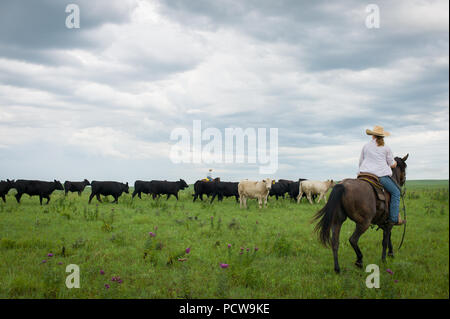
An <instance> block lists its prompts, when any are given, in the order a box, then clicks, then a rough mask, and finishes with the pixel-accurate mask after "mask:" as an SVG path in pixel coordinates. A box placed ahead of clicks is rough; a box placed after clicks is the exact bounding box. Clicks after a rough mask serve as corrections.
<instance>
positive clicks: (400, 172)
mask: <svg viewBox="0 0 450 319" xmlns="http://www.w3.org/2000/svg"><path fill="white" fill-rule="evenodd" d="M408 156H409V154H406V156H404V157H403V158H400V157H396V158H395V161H396V162H397V167H396V168H394V169H393V170H392V177H394V178H395V179H396V180H397V182H398V184H399V185H400V186H403V185H404V184H405V181H406V167H407V165H406V160H407V159H408Z"/></svg>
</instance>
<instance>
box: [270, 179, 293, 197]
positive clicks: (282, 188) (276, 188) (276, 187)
mask: <svg viewBox="0 0 450 319" xmlns="http://www.w3.org/2000/svg"><path fill="white" fill-rule="evenodd" d="M289 184H290V183H286V182H280V181H278V182H276V183H274V184H272V187H271V188H270V192H269V196H275V198H276V199H277V200H278V197H283V199H284V195H285V194H286V193H289Z"/></svg>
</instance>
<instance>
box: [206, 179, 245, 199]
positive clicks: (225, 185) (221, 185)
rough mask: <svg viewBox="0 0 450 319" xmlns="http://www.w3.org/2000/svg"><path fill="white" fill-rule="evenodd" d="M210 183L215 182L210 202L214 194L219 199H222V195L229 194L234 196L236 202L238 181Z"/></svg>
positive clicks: (227, 195) (226, 195)
mask: <svg viewBox="0 0 450 319" xmlns="http://www.w3.org/2000/svg"><path fill="white" fill-rule="evenodd" d="M210 183H211V182H210ZM212 183H214V184H215V187H214V188H213V194H212V198H211V203H212V202H213V201H214V198H216V196H217V197H218V199H219V201H222V200H223V197H230V196H234V197H235V198H236V202H238V201H239V191H238V185H239V183H238V182H212ZM200 199H201V197H200Z"/></svg>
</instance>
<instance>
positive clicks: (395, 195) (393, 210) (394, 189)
mask: <svg viewBox="0 0 450 319" xmlns="http://www.w3.org/2000/svg"><path fill="white" fill-rule="evenodd" d="M380 182H381V184H383V186H384V188H385V189H386V190H387V191H388V192H389V193H391V204H390V206H389V219H390V220H391V221H392V222H394V223H397V222H398V213H399V207H400V189H399V188H398V186H397V184H395V182H394V181H393V180H392V179H391V177H390V176H382V177H380Z"/></svg>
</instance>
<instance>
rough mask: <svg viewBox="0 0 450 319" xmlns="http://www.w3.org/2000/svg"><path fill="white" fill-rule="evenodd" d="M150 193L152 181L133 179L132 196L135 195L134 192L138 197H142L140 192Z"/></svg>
mask: <svg viewBox="0 0 450 319" xmlns="http://www.w3.org/2000/svg"><path fill="white" fill-rule="evenodd" d="M142 193H144V194H151V193H152V182H151V181H150V182H147V181H135V182H134V191H133V195H132V198H134V196H136V194H137V195H138V196H139V198H141V199H142V197H141V194H142Z"/></svg>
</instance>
